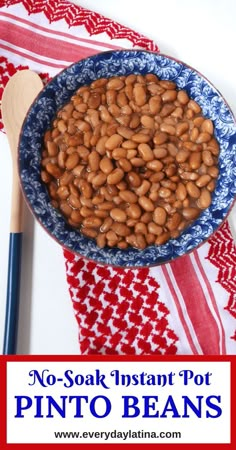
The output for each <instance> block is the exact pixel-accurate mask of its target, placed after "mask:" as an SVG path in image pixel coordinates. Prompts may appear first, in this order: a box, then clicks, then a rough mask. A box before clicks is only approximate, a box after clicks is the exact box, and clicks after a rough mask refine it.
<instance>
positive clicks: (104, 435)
mask: <svg viewBox="0 0 236 450" xmlns="http://www.w3.org/2000/svg"><path fill="white" fill-rule="evenodd" d="M54 436H55V438H56V439H102V440H104V441H108V440H110V439H111V440H112V439H117V440H122V441H126V440H132V439H181V437H182V436H181V433H180V432H179V431H160V432H159V433H158V432H157V431H144V430H137V431H132V430H128V431H118V430H113V431H54Z"/></svg>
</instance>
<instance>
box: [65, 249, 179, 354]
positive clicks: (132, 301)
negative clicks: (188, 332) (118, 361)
mask: <svg viewBox="0 0 236 450" xmlns="http://www.w3.org/2000/svg"><path fill="white" fill-rule="evenodd" d="M64 256H65V259H66V271H67V281H68V284H69V291H70V295H71V299H72V302H73V307H74V311H75V314H76V319H77V322H78V325H79V330H80V333H79V342H80V348H81V353H82V354H92V353H100V354H138V355H141V354H152V353H155V354H175V353H176V351H177V347H176V345H175V343H176V342H177V340H178V338H177V336H176V334H175V333H174V331H173V330H172V329H171V328H170V326H169V324H168V320H167V316H168V314H169V311H168V309H167V308H166V306H165V305H164V303H162V302H161V301H160V300H159V299H158V288H159V285H158V283H157V281H156V280H155V279H154V278H153V277H151V276H150V274H149V270H148V269H135V270H134V269H119V268H114V267H111V266H100V265H97V264H95V263H94V262H91V261H87V260H85V259H83V258H81V257H78V256H75V255H74V254H72V253H71V252H69V251H67V250H64Z"/></svg>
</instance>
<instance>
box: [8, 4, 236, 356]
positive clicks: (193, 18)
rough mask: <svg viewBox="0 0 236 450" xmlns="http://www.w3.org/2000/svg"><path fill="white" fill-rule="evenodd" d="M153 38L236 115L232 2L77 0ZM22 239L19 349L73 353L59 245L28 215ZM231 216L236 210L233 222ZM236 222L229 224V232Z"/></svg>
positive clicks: (74, 338) (72, 325)
mask: <svg viewBox="0 0 236 450" xmlns="http://www.w3.org/2000/svg"><path fill="white" fill-rule="evenodd" d="M74 3H77V4H79V5H81V6H84V7H86V8H88V9H93V10H95V11H97V12H100V13H102V14H103V15H105V16H106V17H110V18H112V19H114V20H116V21H118V22H120V23H122V24H124V25H126V26H128V27H130V28H133V29H135V30H136V31H138V32H141V33H143V34H145V35H146V36H148V37H149V38H151V39H153V40H155V41H156V42H157V43H158V45H159V47H160V50H161V51H162V52H163V53H166V54H169V55H171V56H174V57H177V58H179V59H181V60H182V61H184V62H186V63H188V64H190V65H192V66H193V67H195V68H196V69H198V70H199V71H200V72H202V73H203V74H204V75H205V76H206V77H207V78H208V79H209V80H210V81H211V82H212V83H213V84H214V85H215V86H217V88H218V89H219V90H220V91H221V93H222V94H223V95H224V96H225V98H226V99H227V101H228V103H229V104H230V106H231V108H232V109H233V111H234V113H236V89H235V73H236V58H235V43H236V27H235V17H236V2H235V0H224V1H222V0H198V1H197V2H193V1H189V0H168V1H163V0H145V1H140V0H99V1H97V0H77V1H74ZM0 146H1V149H0V189H1V197H0V198H1V201H0V227H1V234H0V344H1V341H2V336H3V329H4V317H5V297H6V279H7V258H8V229H9V214H10V190H11V161H10V154H9V151H8V146H7V140H6V137H5V136H4V135H3V134H2V133H0ZM26 217H27V224H26V229H25V233H24V242H23V264H22V289H21V308H20V322H19V338H18V353H23V354H28V353H31V354H63V353H64V354H76V353H79V347H78V343H77V323H76V320H75V318H74V313H73V310H72V306H71V301H70V297H69V293H68V289H67V284H66V279H65V267H64V260H63V256H62V250H61V248H60V247H59V246H58V244H56V243H55V242H54V241H53V240H51V239H50V238H49V237H48V236H47V234H46V233H45V232H44V231H43V230H42V229H41V228H40V227H39V225H36V224H35V223H34V222H33V220H32V218H31V216H30V215H29V214H27V216H26ZM233 222H234V223H235V222H236V214H235V208H234V212H233V214H232V213H231V215H230V224H231V226H232V227H233V225H232V224H233ZM235 229H236V227H235V226H234V233H235Z"/></svg>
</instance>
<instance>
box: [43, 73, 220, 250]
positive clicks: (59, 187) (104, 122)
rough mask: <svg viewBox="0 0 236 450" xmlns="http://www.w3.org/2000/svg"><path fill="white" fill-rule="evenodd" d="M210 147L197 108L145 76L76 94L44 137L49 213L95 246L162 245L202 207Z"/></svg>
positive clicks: (214, 146)
mask: <svg viewBox="0 0 236 450" xmlns="http://www.w3.org/2000/svg"><path fill="white" fill-rule="evenodd" d="M218 155H219V144H218V142H217V140H216V139H215V137H214V125H213V122H212V121H211V120H210V119H208V118H205V117H203V115H202V114H201V107H200V105H199V104H198V103H197V102H196V101H194V100H193V99H191V98H189V96H188V94H187V92H185V91H184V90H177V88H176V84H175V83H174V82H173V81H170V80H159V79H158V77H157V76H156V75H154V74H147V75H134V74H131V75H128V76H121V77H118V76H114V77H112V78H110V79H106V78H101V79H98V80H95V81H93V82H92V83H91V85H90V86H82V87H81V88H79V89H78V90H77V92H76V93H75V94H74V95H73V97H72V98H71V101H70V102H68V104H67V105H64V106H63V108H62V109H61V110H60V111H58V113H57V116H56V117H55V119H54V120H53V122H52V126H51V129H50V130H48V131H47V132H46V133H45V136H44V147H43V151H42V161H41V165H42V169H41V179H42V181H43V182H44V183H46V185H47V187H48V192H49V195H50V197H51V200H52V205H53V206H54V207H55V208H58V209H59V210H60V211H61V213H62V214H63V215H64V216H65V218H66V220H68V223H69V224H70V225H71V226H72V227H75V228H78V229H80V231H81V233H83V234H84V235H85V236H86V237H88V238H91V239H95V240H96V242H97V245H98V247H100V248H104V247H105V246H110V247H114V246H117V247H118V248H120V249H126V248H127V247H128V246H130V245H131V246H134V247H135V248H137V249H140V250H142V249H144V248H145V247H146V246H147V245H163V244H165V242H167V241H168V240H169V239H171V238H173V239H174V238H177V237H178V236H179V234H180V233H182V231H183V230H184V229H185V228H186V227H187V226H188V225H189V224H190V223H191V222H192V221H194V220H195V219H196V218H197V217H198V216H199V214H200V213H201V212H202V210H204V209H206V208H208V207H209V206H210V204H211V197H212V192H213V191H214V189H215V185H216V179H217V177H218V173H219V169H218V167H217V165H218Z"/></svg>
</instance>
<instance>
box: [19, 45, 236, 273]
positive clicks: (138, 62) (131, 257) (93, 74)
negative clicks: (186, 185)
mask: <svg viewBox="0 0 236 450" xmlns="http://www.w3.org/2000/svg"><path fill="white" fill-rule="evenodd" d="M150 72H152V73H155V74H157V75H158V76H159V77H160V78H162V79H169V80H174V81H175V82H176V83H177V86H178V87H179V88H181V89H185V90H186V91H187V92H188V94H189V96H190V97H191V98H193V99H194V100H196V101H197V102H198V103H199V104H200V105H201V107H202V111H203V114H204V115H205V116H206V117H208V118H210V119H211V120H212V121H213V123H214V127H215V137H216V138H217V140H218V141H219V143H220V148H221V150H220V155H219V167H220V175H219V178H218V182H217V186H216V189H215V192H214V194H213V198H212V204H211V205H210V207H209V208H208V209H206V210H205V211H204V212H202V214H201V215H200V216H199V218H198V219H197V220H196V221H195V222H194V223H193V224H192V225H191V226H189V227H188V228H187V229H186V230H185V231H184V232H183V233H182V234H181V236H179V237H178V238H177V239H172V240H170V241H168V242H167V243H166V244H164V245H162V246H154V245H151V246H149V247H147V248H146V249H145V250H136V249H134V248H128V249H126V250H120V249H118V248H103V249H100V248H98V247H97V245H96V243H95V241H94V240H92V239H88V238H86V237H84V236H83V235H82V234H81V233H80V232H79V231H77V230H75V229H73V228H72V227H71V226H69V225H68V224H67V223H66V221H65V219H64V218H63V216H62V215H61V214H60V213H59V212H58V211H57V210H56V209H54V208H53V207H52V206H51V204H50V199H49V196H48V193H47V189H46V186H45V185H44V184H43V183H42V181H41V179H40V160H41V149H42V136H43V134H44V132H45V131H46V130H47V128H48V127H49V126H50V123H51V120H52V119H53V118H54V116H55V113H56V111H57V110H58V109H59V108H61V106H62V105H63V104H64V103H66V102H67V101H69V99H70V97H71V96H72V95H73V94H74V92H75V91H76V90H77V89H78V88H79V87H80V86H81V85H84V84H89V83H91V82H92V81H93V80H95V79H97V78H101V77H111V76H116V75H128V74H130V73H141V74H146V73H150ZM19 170H20V178H21V183H22V187H23V191H24V194H25V197H26V200H27V202H28V204H29V206H30V208H31V210H32V212H33V214H34V215H35V217H36V219H38V221H39V222H40V223H41V225H42V226H43V227H44V228H45V229H46V230H47V231H48V233H49V234H50V235H51V236H52V237H53V238H54V239H56V241H57V242H58V243H60V244H61V245H62V246H63V247H65V248H67V249H69V250H71V251H73V252H75V253H78V254H80V255H82V256H84V257H86V258H89V259H92V260H94V261H96V262H98V263H103V264H104V263H105V264H112V265H115V266H123V267H128V266H129V267H142V266H151V265H157V264H162V263H166V262H169V261H171V260H173V259H174V258H176V257H178V256H181V255H184V254H186V253H188V252H190V251H191V250H193V249H194V248H196V247H197V246H199V245H200V244H202V243H203V242H204V241H205V240H207V239H208V238H209V236H210V235H211V234H212V233H213V232H214V231H215V230H216V229H217V228H218V227H219V225H220V224H221V223H222V221H223V220H224V219H225V218H226V216H227V214H228V212H229V210H230V208H231V206H232V204H233V201H234V198H235V195H236V124H235V120H234V117H233V114H232V111H231V110H230V108H229V106H228V105H227V103H226V102H225V100H224V99H223V97H222V96H221V94H220V93H219V92H218V91H217V89H216V88H215V87H214V86H212V84H211V83H210V82H209V81H208V80H206V79H205V78H204V77H203V76H202V75H201V74H199V73H198V72H197V71H195V70H194V69H192V68H191V67H189V66H187V65H186V64H184V63H182V62H180V61H176V60H175V59H173V58H171V57H167V56H165V55H161V54H155V53H150V52H147V51H140V50H137V51H136V50H131V51H130V50H121V51H109V52H105V53H99V54H98V55H95V56H92V57H90V58H87V59H84V60H82V61H79V62H77V63H75V64H73V65H71V66H70V67H68V68H67V69H65V70H63V72H61V73H60V74H59V75H57V76H56V77H55V78H54V79H53V80H52V81H51V82H50V83H48V85H47V86H46V87H45V88H44V89H43V90H42V92H41V93H40V94H39V96H38V97H37V99H36V101H35V102H34V103H33V105H32V106H31V108H30V110H29V113H28V115H27V117H26V120H25V122H24V125H23V128H22V133H21V139H20V144H19Z"/></svg>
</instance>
